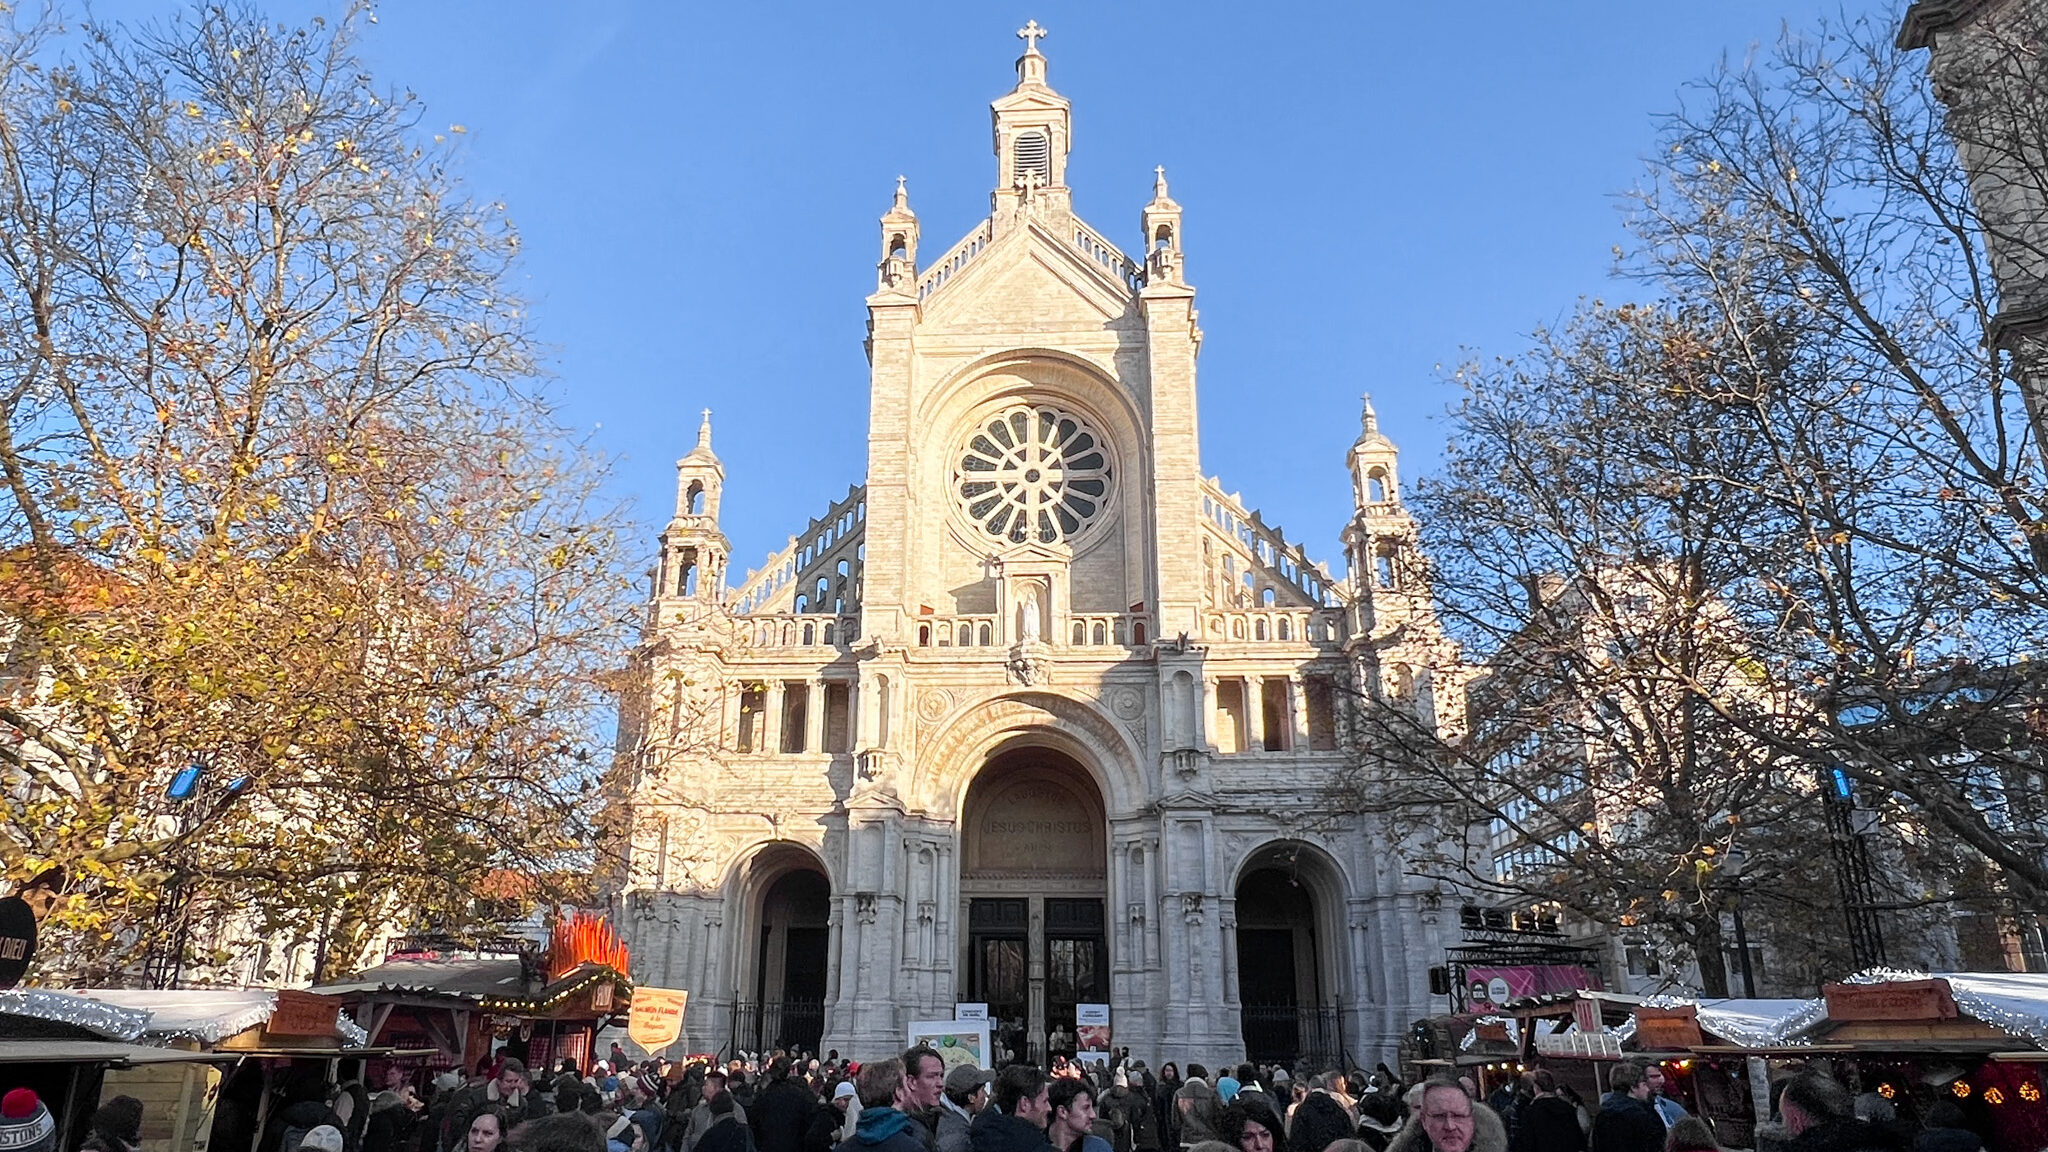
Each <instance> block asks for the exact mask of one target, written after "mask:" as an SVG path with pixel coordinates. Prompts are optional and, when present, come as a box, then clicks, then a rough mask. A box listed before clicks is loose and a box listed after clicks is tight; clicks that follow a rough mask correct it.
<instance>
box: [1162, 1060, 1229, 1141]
mask: <svg viewBox="0 0 2048 1152" xmlns="http://www.w3.org/2000/svg"><path fill="white" fill-rule="evenodd" d="M1183 1100H1186V1101H1188V1102H1189V1104H1188V1107H1187V1109H1186V1110H1184V1111H1183V1110H1182V1108H1181V1106H1180V1102H1181V1101H1183ZM1173 1110H1174V1114H1175V1115H1177V1116H1179V1117H1180V1142H1181V1146H1182V1147H1193V1146H1194V1145H1196V1144H1200V1143H1202V1142H1203V1141H1205V1140H1221V1139H1223V1134H1222V1133H1221V1132H1219V1131H1218V1130H1217V1128H1216V1118H1217V1115H1218V1114H1219V1113H1221V1112H1222V1111H1223V1105H1222V1102H1221V1101H1219V1100H1218V1099H1217V1098H1216V1090H1215V1089H1214V1088H1211V1087H1209V1085H1208V1084H1207V1083H1205V1082H1204V1081H1203V1080H1202V1078H1201V1077H1200V1076H1191V1077H1189V1078H1188V1081H1187V1083H1185V1084H1182V1085H1181V1086H1180V1091H1178V1092H1175V1093H1174V1094H1173Z"/></svg>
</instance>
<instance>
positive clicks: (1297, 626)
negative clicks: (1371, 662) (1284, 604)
mask: <svg viewBox="0 0 2048 1152" xmlns="http://www.w3.org/2000/svg"><path fill="white" fill-rule="evenodd" d="M1202 635H1203V638H1204V639H1206V640H1209V641H1211V642H1222V643H1231V644H1237V643H1244V644H1316V645H1334V644H1340V643H1342V642H1343V640H1344V625H1343V614H1342V613H1340V612H1334V611H1330V610H1328V609H1320V608H1250V609H1235V610H1231V611H1225V612H1217V611H1210V612H1205V613H1203V620H1202Z"/></svg>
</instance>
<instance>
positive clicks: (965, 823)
mask: <svg viewBox="0 0 2048 1152" xmlns="http://www.w3.org/2000/svg"><path fill="white" fill-rule="evenodd" d="M961 827H962V839H963V843H962V851H961V869H960V896H961V902H962V903H963V904H964V905H965V907H964V908H963V909H962V911H963V912H964V914H965V915H964V919H965V921H966V924H967V936H966V948H965V954H964V955H963V956H962V957H961V968H960V979H959V980H958V981H957V983H958V985H959V987H960V988H961V989H962V990H963V995H962V999H965V1000H970V1001H984V1002H986V1003H987V1004H988V1013H989V1020H990V1028H991V1030H992V1032H994V1034H995V1035H994V1037H993V1039H994V1040H995V1041H996V1043H997V1044H998V1045H999V1047H1001V1048H1003V1049H1007V1050H1008V1051H1009V1052H1011V1053H1013V1054H1015V1055H1016V1056H1019V1057H1024V1058H1029V1059H1032V1060H1036V1061H1043V1060H1044V1059H1045V1058H1046V1057H1047V1055H1048V1054H1049V1053H1051V1052H1054V1051H1065V1052H1069V1053H1071V1052H1072V1051H1074V1050H1075V1049H1076V1047H1077V1045H1076V1043H1075V1040H1076V1029H1075V1007H1076V1006H1077V1005H1080V1004H1106V1003H1108V1002H1109V965H1110V959H1109V936H1108V919H1107V913H1106V904H1107V897H1108V894H1109V892H1108V839H1109V835H1108V820H1107V818H1106V816H1105V814H1104V810H1103V803H1102V792H1101V790H1100V789H1099V788H1097V787H1096V784H1095V781H1094V780H1093V778H1091V777H1090V776H1089V774H1088V771H1087V769H1085V768H1083V767H1082V766H1081V764H1080V763H1079V762H1078V761H1076V760H1075V759H1074V758H1073V757H1071V756H1069V755H1067V754H1066V753H1064V752H1061V751H1058V750H1056V749H1052V748H1046V747H1039V746H1035V745H1025V746H1018V747H1010V748H1006V749H1002V750H999V751H997V752H996V753H995V754H994V755H991V756H990V757H989V759H988V762H987V763H986V764H985V765H984V766H983V767H982V769H981V771H980V772H979V773H978V774H976V776H975V777H974V781H973V783H972V784H970V785H969V786H968V790H967V797H966V801H965V804H964V806H963V810H962V816H961Z"/></svg>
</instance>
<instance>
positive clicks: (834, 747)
mask: <svg viewBox="0 0 2048 1152" xmlns="http://www.w3.org/2000/svg"><path fill="white" fill-rule="evenodd" d="M852 704H853V686H852V685H851V684H840V683H829V684H826V685H825V751H827V752H851V751H853V723H852V715H853V710H852Z"/></svg>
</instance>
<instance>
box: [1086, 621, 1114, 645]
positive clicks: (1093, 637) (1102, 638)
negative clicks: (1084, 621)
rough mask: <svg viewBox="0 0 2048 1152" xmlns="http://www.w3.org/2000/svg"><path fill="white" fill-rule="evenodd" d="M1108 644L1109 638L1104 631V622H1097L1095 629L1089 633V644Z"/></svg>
mask: <svg viewBox="0 0 2048 1152" xmlns="http://www.w3.org/2000/svg"><path fill="white" fill-rule="evenodd" d="M1108 642H1109V637H1108V636H1106V635H1104V634H1103V631H1102V621H1100V620H1097V621H1096V622H1095V627H1094V628H1093V629H1092V630H1091V631H1090V632H1089V643H1091V644H1106V643H1108Z"/></svg>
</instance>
